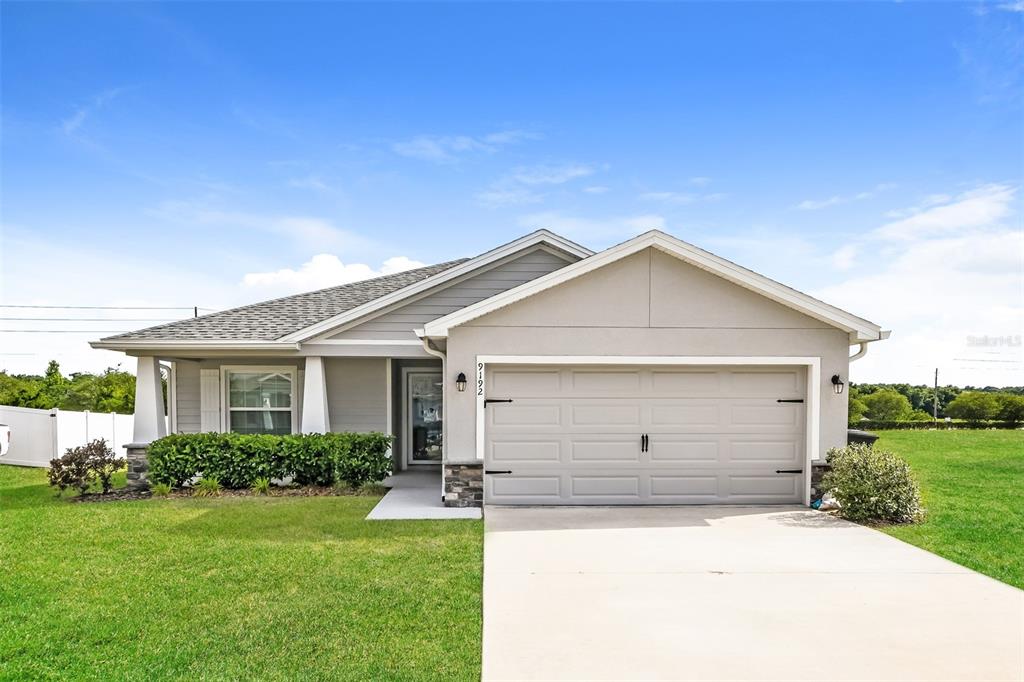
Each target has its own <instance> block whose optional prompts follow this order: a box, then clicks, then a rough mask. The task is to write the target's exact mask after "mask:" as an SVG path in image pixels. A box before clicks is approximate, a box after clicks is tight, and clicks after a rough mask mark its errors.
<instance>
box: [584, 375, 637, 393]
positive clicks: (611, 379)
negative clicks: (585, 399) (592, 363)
mask: <svg viewBox="0 0 1024 682" xmlns="http://www.w3.org/2000/svg"><path fill="white" fill-rule="evenodd" d="M570 377H571V382H570V385H571V387H572V390H573V394H574V395H596V396H607V395H623V394H625V395H633V394H635V393H637V392H638V391H639V390H640V372H639V371H636V370H625V371H612V372H609V371H601V370H573V371H571V372H570Z"/></svg>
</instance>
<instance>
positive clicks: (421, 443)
mask: <svg viewBox="0 0 1024 682" xmlns="http://www.w3.org/2000/svg"><path fill="white" fill-rule="evenodd" d="M407 391H408V392H407V394H406V400H407V403H406V404H407V405H408V406H409V413H408V415H407V418H408V420H409V421H408V425H409V426H408V428H409V437H408V439H407V443H408V445H407V446H406V456H407V457H408V461H409V463H410V464H430V463H433V462H436V463H440V461H441V433H442V431H441V426H442V425H443V424H444V420H443V416H442V411H441V373H440V372H410V373H409V375H408V383H407Z"/></svg>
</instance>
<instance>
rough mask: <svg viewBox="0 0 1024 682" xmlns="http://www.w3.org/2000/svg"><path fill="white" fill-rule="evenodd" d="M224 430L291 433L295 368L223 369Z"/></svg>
mask: <svg viewBox="0 0 1024 682" xmlns="http://www.w3.org/2000/svg"><path fill="white" fill-rule="evenodd" d="M225 375H226V382H225V383H226V385H227V429H228V431H234V432H235V433H273V434H285V433H292V430H293V421H294V419H295V409H294V404H295V403H294V400H293V394H294V391H293V388H294V386H295V368H293V367H272V368H264V367H257V368H252V369H248V368H247V369H237V370H234V369H232V370H227V371H226V372H225Z"/></svg>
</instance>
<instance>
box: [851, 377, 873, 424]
mask: <svg viewBox="0 0 1024 682" xmlns="http://www.w3.org/2000/svg"><path fill="white" fill-rule="evenodd" d="M867 411H868V406H867V404H865V402H864V398H863V397H862V396H861V394H860V389H859V388H857V387H856V386H850V400H849V403H848V407H847V416H846V419H847V422H848V423H849V424H850V425H851V426H855V425H856V424H857V422H859V421H860V420H861V419H863V418H864V413H865V412H867Z"/></svg>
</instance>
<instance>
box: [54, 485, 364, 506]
mask: <svg viewBox="0 0 1024 682" xmlns="http://www.w3.org/2000/svg"><path fill="white" fill-rule="evenodd" d="M360 494H361V493H359V492H358V491H356V490H352V489H350V488H335V487H332V486H320V485H304V486H295V487H282V488H271V489H270V494H269V495H257V494H255V493H253V492H252V491H251V490H227V489H224V490H221V491H220V493H218V494H217V495H209V496H207V497H206V499H210V498H213V497H352V496H357V495H360ZM154 497H155V496H154V495H153V493H152V492H151V491H149V490H129V489H128V488H120V489H118V490H111V491H110V492H109V493H85V494H84V495H78V496H76V497H69V498H67V499H68V501H70V502H124V501H126V500H148V499H153V498H154ZM179 497H197V496H196V495H194V494H193V493H192V490H191V489H189V488H182V489H179V490H172V491H171V493H170V494H169V495H164V496H162V497H155V499H158V500H159V499H164V500H167V499H174V498H179Z"/></svg>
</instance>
